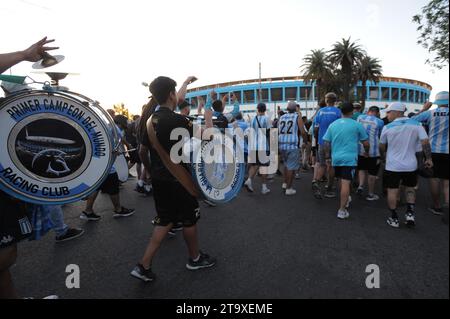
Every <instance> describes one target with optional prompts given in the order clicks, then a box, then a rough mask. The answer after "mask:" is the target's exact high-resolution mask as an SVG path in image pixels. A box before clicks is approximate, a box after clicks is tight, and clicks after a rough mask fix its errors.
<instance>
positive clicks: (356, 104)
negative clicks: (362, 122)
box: [353, 103, 362, 109]
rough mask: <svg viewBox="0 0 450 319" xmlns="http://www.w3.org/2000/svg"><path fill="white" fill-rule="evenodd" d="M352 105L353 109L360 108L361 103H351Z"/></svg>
mask: <svg viewBox="0 0 450 319" xmlns="http://www.w3.org/2000/svg"><path fill="white" fill-rule="evenodd" d="M353 107H354V108H355V109H360V108H362V105H361V104H359V103H353Z"/></svg>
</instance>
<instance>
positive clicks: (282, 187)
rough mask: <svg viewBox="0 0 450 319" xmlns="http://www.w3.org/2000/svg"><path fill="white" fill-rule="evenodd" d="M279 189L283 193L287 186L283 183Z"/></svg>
mask: <svg viewBox="0 0 450 319" xmlns="http://www.w3.org/2000/svg"><path fill="white" fill-rule="evenodd" d="M281 189H282V190H284V191H286V189H287V184H286V183H283V185H281Z"/></svg>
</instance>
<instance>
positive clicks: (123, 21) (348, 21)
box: [0, 0, 449, 113]
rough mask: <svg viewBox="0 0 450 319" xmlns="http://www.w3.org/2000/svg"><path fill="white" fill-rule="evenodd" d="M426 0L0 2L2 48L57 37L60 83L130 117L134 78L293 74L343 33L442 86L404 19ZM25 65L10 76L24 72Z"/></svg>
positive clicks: (396, 69)
mask: <svg viewBox="0 0 450 319" xmlns="http://www.w3.org/2000/svg"><path fill="white" fill-rule="evenodd" d="M427 2H428V1H427V0H394V1H392V0H367V1H364V0H359V1H358V0H340V1H334V0H309V1H306V0H276V1H275V0H272V1H268V0H227V1H216V0H189V1H186V0H166V1H149V0H127V1H121V0H109V1H106V0H105V1H104V0H1V1H0V17H1V23H2V35H1V37H2V42H1V46H0V52H3V53H4V52H10V51H17V50H20V49H24V48H25V47H27V46H28V45H29V44H31V43H33V42H35V41H37V40H39V39H40V38H42V37H43V36H48V37H50V38H55V39H56V44H57V45H58V46H60V47H61V48H60V50H58V51H54V54H63V55H65V56H66V60H65V61H64V62H63V63H61V64H60V65H58V66H55V67H54V71H65V72H75V73H79V74H80V75H76V76H72V77H70V78H69V79H68V80H65V81H63V82H61V84H62V85H65V86H69V88H70V89H71V90H72V91H75V92H78V93H82V94H84V95H87V96H89V97H90V98H92V99H95V100H98V101H100V102H101V104H102V106H103V107H104V108H109V107H111V106H112V105H113V104H114V103H120V102H123V103H125V105H126V106H127V107H129V108H130V109H131V111H132V112H134V113H138V112H139V110H140V108H141V106H142V105H143V104H144V103H146V101H147V97H148V96H149V93H148V91H147V89H146V88H145V87H143V86H142V84H141V83H142V82H143V81H146V82H150V81H151V80H152V79H153V78H155V77H156V76H159V75H166V76H170V77H172V78H174V79H175V80H176V81H178V83H182V82H183V81H184V79H185V78H186V77H187V76H189V75H195V76H197V77H198V78H199V81H198V82H197V83H195V84H196V85H206V84H212V83H217V82H222V81H232V80H241V79H248V78H257V77H258V63H259V62H261V63H262V75H263V77H271V76H288V75H299V73H300V71H299V66H300V65H301V64H302V59H303V57H304V56H305V55H306V54H307V53H308V52H309V51H310V50H312V49H320V48H325V49H330V47H331V46H332V44H333V43H334V42H336V41H338V40H340V39H342V38H343V37H346V38H347V37H349V36H351V37H352V39H354V40H359V42H360V44H361V45H362V46H363V47H364V48H365V49H366V50H367V51H368V53H369V54H370V55H371V56H374V57H377V58H379V59H380V60H381V61H382V65H383V68H384V75H385V76H395V77H405V78H411V79H416V80H421V81H424V82H427V83H429V84H431V85H432V86H433V88H434V91H433V94H435V93H437V92H438V91H443V90H448V87H449V80H448V76H449V71H448V68H445V69H443V70H435V71H433V70H432V69H431V67H430V66H428V65H425V60H426V59H427V57H428V53H427V51H426V50H425V49H423V48H422V47H420V46H419V45H417V44H416V40H417V36H418V33H417V32H416V25H415V24H413V23H412V22H411V19H412V16H413V15H415V14H417V13H419V12H420V9H421V8H422V7H423V6H424V5H425V4H426V3H427ZM32 71H33V70H32V69H31V63H22V64H20V65H18V66H16V67H14V68H13V70H12V74H16V75H30V76H32V77H33V78H35V79H36V80H45V79H46V77H45V76H42V75H38V74H33V73H31V72H32Z"/></svg>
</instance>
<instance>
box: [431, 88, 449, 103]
mask: <svg viewBox="0 0 450 319" xmlns="http://www.w3.org/2000/svg"><path fill="white" fill-rule="evenodd" d="M433 104H436V105H448V92H446V91H444V92H439V93H438V94H437V95H436V101H434V103H433Z"/></svg>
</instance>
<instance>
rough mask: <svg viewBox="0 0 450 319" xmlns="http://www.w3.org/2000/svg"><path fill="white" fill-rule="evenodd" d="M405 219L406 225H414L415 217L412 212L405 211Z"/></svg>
mask: <svg viewBox="0 0 450 319" xmlns="http://www.w3.org/2000/svg"><path fill="white" fill-rule="evenodd" d="M405 218H406V221H405V224H406V226H408V227H414V226H416V217H415V216H414V214H413V213H412V212H408V213H406V216H405Z"/></svg>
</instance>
